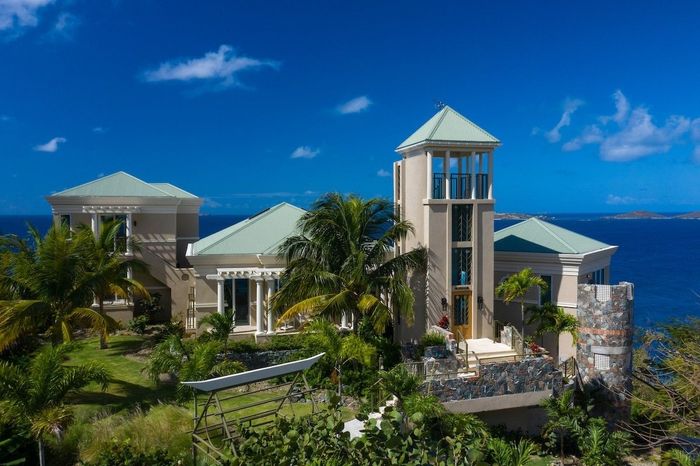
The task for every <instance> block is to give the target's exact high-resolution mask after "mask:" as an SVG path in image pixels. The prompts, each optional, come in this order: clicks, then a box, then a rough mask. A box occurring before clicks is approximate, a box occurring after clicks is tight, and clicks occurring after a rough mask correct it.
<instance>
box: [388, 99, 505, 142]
mask: <svg viewBox="0 0 700 466" xmlns="http://www.w3.org/2000/svg"><path fill="white" fill-rule="evenodd" d="M423 142H456V143H461V144H469V143H477V144H494V145H496V144H499V143H500V141H499V140H498V139H496V138H495V137H493V136H492V135H491V134H489V133H488V132H487V131H485V130H483V129H482V128H479V127H478V126H477V125H475V124H474V123H473V122H471V121H470V120H468V119H467V118H465V117H464V116H462V115H460V114H459V113H457V112H456V111H454V110H453V109H452V108H450V107H449V106H447V105H445V106H444V107H443V108H442V109H441V110H440V111H439V112H437V113H436V114H435V115H433V117H432V118H430V119H429V120H428V121H426V122H425V123H424V124H423V126H421V127H420V128H418V130H417V131H416V132H415V133H413V134H412V135H411V136H409V137H408V139H406V140H405V141H404V142H402V143H401V144H400V145H399V147H398V148H397V150H401V149H404V148H406V147H409V146H413V145H416V144H420V143H423Z"/></svg>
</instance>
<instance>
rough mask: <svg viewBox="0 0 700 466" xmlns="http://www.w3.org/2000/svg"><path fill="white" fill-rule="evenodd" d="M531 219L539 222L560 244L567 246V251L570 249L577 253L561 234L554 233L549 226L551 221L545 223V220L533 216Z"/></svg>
mask: <svg viewBox="0 0 700 466" xmlns="http://www.w3.org/2000/svg"><path fill="white" fill-rule="evenodd" d="M533 219H534V220H535V222H536V223H537V224H539V225H540V226H541V227H542V228H544V230H545V231H546V232H547V233H549V234H550V235H551V236H552V237H553V238H554V239H556V240H557V241H559V242H560V243H561V244H563V245H564V246H566V247H567V248H569V251H571V253H572V254H578V253H577V251H576V248H574V247H573V246H572V245H570V244H569V243H567V242H566V241H565V240H564V239H563V238H562V237H561V236H559V235H558V234H556V233H555V232H554V231H553V230H552V229H551V228H549V225H552V224H551V223H547V222H545V221H542V220H540V219H537V218H534V217H533ZM552 226H556V225H552Z"/></svg>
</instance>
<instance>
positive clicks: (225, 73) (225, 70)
mask: <svg viewBox="0 0 700 466" xmlns="http://www.w3.org/2000/svg"><path fill="white" fill-rule="evenodd" d="M278 66H279V64H278V63H277V62H275V61H272V60H258V59H256V58H249V57H243V56H239V55H237V54H236V52H235V50H234V49H233V47H231V46H230V45H222V46H220V47H219V49H218V50H217V51H216V52H207V53H206V54H204V56H203V57H199V58H189V59H183V60H172V61H168V62H164V63H161V64H160V66H158V68H155V69H153V70H148V71H146V72H144V73H143V77H144V79H145V80H146V81H148V82H161V81H182V82H190V81H200V82H215V83H217V84H218V86H219V87H220V88H227V87H231V86H239V85H240V81H239V80H238V74H239V73H240V72H242V71H245V70H254V69H260V68H273V69H275V68H277V67H278Z"/></svg>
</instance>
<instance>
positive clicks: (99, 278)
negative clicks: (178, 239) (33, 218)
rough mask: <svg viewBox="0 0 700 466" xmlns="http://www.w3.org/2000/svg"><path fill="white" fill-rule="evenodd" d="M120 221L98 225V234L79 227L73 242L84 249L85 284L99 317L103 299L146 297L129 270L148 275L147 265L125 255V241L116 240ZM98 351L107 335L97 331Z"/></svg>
mask: <svg viewBox="0 0 700 466" xmlns="http://www.w3.org/2000/svg"><path fill="white" fill-rule="evenodd" d="M122 224H123V222H121V221H118V220H112V221H109V222H106V223H104V224H102V225H101V228H100V231H99V232H98V233H97V234H94V233H93V231H92V229H91V228H90V227H89V226H86V225H80V226H79V227H78V228H77V231H76V235H75V236H76V239H77V240H79V241H81V242H83V244H84V246H85V252H86V254H85V256H86V257H85V259H86V261H87V263H86V264H85V266H86V268H87V274H86V277H85V280H86V285H87V286H88V287H90V288H91V289H92V292H93V295H94V297H95V299H96V300H97V303H98V305H99V312H100V315H101V316H103V317H106V315H105V312H104V303H105V299H106V298H107V297H112V296H124V297H127V296H129V295H132V294H136V295H139V296H141V297H143V298H149V293H148V291H147V290H146V288H144V286H143V285H142V284H141V283H140V282H139V281H138V280H135V279H133V278H130V277H129V275H130V273H129V272H130V271H131V272H133V271H134V270H137V271H139V272H142V273H148V265H146V263H145V262H143V261H142V260H140V259H137V258H135V257H133V256H128V255H126V252H127V245H126V242H125V241H119V230H120V228H121V227H122ZM130 246H131V249H132V250H134V251H138V250H139V249H138V244H136V243H134V242H133V241H132V244H131V245H130ZM100 348H102V349H104V348H107V333H106V332H100Z"/></svg>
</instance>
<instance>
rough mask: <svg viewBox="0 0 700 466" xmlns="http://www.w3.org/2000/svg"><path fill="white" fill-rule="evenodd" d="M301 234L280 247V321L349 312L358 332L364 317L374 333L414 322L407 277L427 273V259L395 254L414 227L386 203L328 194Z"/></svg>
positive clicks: (415, 253)
mask: <svg viewBox="0 0 700 466" xmlns="http://www.w3.org/2000/svg"><path fill="white" fill-rule="evenodd" d="M298 228H299V234H298V235H295V236H293V237H291V238H288V239H287V240H286V241H285V242H284V243H283V244H282V245H281V247H280V255H282V256H283V257H284V258H285V259H286V263H287V268H286V269H285V272H284V274H283V276H282V287H281V288H280V290H279V291H278V292H277V293H275V295H274V296H273V302H272V305H273V306H272V307H273V310H274V311H275V312H277V313H281V312H282V311H284V313H282V314H281V317H280V318H279V321H280V322H284V321H287V320H290V319H292V318H294V317H296V316H298V315H302V314H310V315H322V316H324V317H328V318H332V319H338V318H340V317H341V316H342V315H343V313H345V312H350V313H352V314H353V317H354V322H355V330H356V331H357V328H358V325H357V324H358V323H359V321H360V315H362V316H363V317H368V318H370V319H371V322H372V324H373V326H374V328H375V330H376V331H377V332H381V331H383V330H384V329H385V328H386V326H387V325H388V324H389V322H390V321H391V320H392V319H393V318H395V317H396V316H397V315H401V316H403V317H404V318H405V319H406V320H407V321H408V322H412V319H413V303H414V297H413V292H412V290H411V288H410V286H409V285H408V282H407V277H408V274H409V273H411V272H413V271H416V270H420V269H423V268H424V267H425V264H426V257H427V255H426V252H425V250H424V249H421V248H419V249H414V250H412V251H409V252H404V253H402V254H396V253H395V252H394V245H395V244H396V243H397V242H398V241H400V240H402V239H404V238H406V236H407V235H408V234H410V233H412V232H413V226H412V225H411V224H410V222H408V221H405V220H401V219H400V218H399V217H398V215H397V214H396V213H395V211H394V206H393V205H392V204H391V203H390V202H389V201H387V200H385V199H369V200H366V201H365V200H363V199H361V198H359V197H357V196H354V195H349V196H343V195H341V194H337V193H330V194H326V195H325V196H323V197H321V198H320V199H319V200H317V201H316V202H315V203H314V205H313V207H312V209H311V210H310V211H309V212H307V213H306V214H304V215H303V216H302V218H301V219H300V221H299V225H298ZM388 296H390V297H391V298H390V299H387V297H388ZM389 301H390V302H389Z"/></svg>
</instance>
